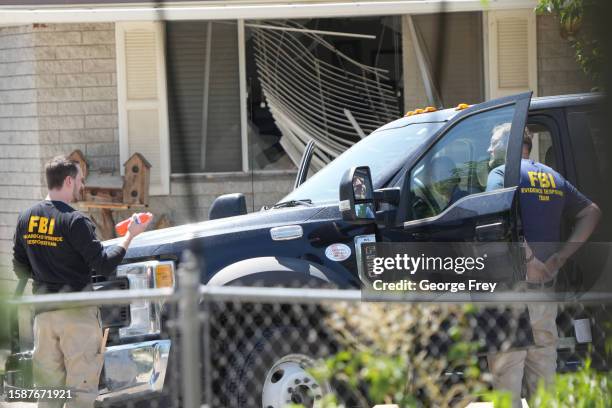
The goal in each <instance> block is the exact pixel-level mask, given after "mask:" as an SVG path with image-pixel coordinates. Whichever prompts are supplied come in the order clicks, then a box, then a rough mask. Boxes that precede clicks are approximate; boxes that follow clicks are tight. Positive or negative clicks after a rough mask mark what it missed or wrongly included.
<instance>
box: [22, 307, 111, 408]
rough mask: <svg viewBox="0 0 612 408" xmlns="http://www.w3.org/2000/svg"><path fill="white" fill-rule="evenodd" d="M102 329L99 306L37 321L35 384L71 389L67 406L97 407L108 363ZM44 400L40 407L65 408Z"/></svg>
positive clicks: (52, 314) (44, 315)
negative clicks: (104, 351)
mask: <svg viewBox="0 0 612 408" xmlns="http://www.w3.org/2000/svg"><path fill="white" fill-rule="evenodd" d="M101 343H102V326H101V324H100V319H99V311H98V308H97V307H83V308H73V309H63V310H54V311H50V312H44V313H40V314H38V315H37V316H36V317H35V318H34V354H33V371H34V383H35V385H36V386H37V387H38V388H48V387H58V388H59V387H61V388H67V389H70V390H71V393H72V399H70V400H66V405H65V406H66V407H70V408H73V407H93V404H94V400H95V399H96V397H97V395H98V382H99V379H100V372H101V371H102V365H103V363H104V356H103V355H102V354H101V353H100V348H101ZM62 405H63V402H61V401H52V400H48V401H44V402H43V401H40V402H39V403H38V406H39V407H61V406H62Z"/></svg>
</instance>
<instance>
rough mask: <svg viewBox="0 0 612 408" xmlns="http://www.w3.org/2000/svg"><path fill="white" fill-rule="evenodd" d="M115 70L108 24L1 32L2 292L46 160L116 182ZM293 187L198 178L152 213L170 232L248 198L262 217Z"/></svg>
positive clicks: (160, 199) (273, 177)
mask: <svg viewBox="0 0 612 408" xmlns="http://www.w3.org/2000/svg"><path fill="white" fill-rule="evenodd" d="M116 70H117V65H116V60H115V28H114V24H112V23H96V24H33V25H32V24H30V25H24V26H18V27H2V28H0V290H1V289H2V285H3V284H4V285H8V286H9V289H10V287H12V286H13V284H14V280H13V279H14V277H13V273H12V269H11V258H12V237H13V233H14V231H15V224H16V221H17V216H18V214H19V212H20V211H21V210H23V209H24V208H27V207H29V206H30V205H33V204H34V203H36V202H37V201H38V200H41V199H42V198H43V197H44V195H45V194H46V187H45V186H44V177H43V175H42V172H43V167H44V163H45V162H46V161H47V160H48V159H50V158H51V157H54V156H56V155H59V154H69V153H70V152H72V151H73V150H75V149H80V150H81V151H82V152H83V153H84V154H85V156H86V158H87V160H88V162H89V164H90V170H91V171H93V172H105V173H113V174H115V175H118V173H119V168H120V167H119V166H120V163H119V134H118V126H117V86H116ZM294 178H295V172H291V171H289V172H278V173H274V174H270V173H268V174H267V175H261V174H255V175H250V174H241V173H235V174H219V175H212V176H199V177H197V178H195V179H193V180H192V185H193V190H192V192H193V193H194V197H195V198H194V199H189V198H188V196H187V194H188V189H187V188H186V181H185V179H184V178H183V179H181V178H175V179H173V180H172V182H171V186H170V196H156V197H151V198H150V207H149V210H150V211H152V212H153V213H155V214H156V215H158V216H161V215H166V216H167V217H168V219H169V221H170V223H171V224H172V225H180V224H182V223H185V222H189V221H201V220H205V219H206V218H207V217H208V210H209V208H210V205H211V204H212V202H213V200H214V199H215V198H216V197H217V196H219V195H221V194H224V193H230V192H244V193H246V195H247V208H248V210H249V211H252V210H253V208H255V209H256V210H259V209H260V208H261V207H262V206H264V205H271V204H274V203H275V202H277V201H278V200H280V199H281V198H282V197H283V196H284V195H286V194H287V192H288V191H290V190H291V188H292V185H293V180H294ZM253 198H254V200H253ZM92 213H93V215H94V216H96V215H98V216H99V214H97V211H96V210H93V211H92ZM128 215H129V213H128V212H123V213H121V212H120V213H117V214H116V215H115V219H117V220H119V219H121V218H122V217H126V216H128Z"/></svg>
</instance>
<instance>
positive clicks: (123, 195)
mask: <svg viewBox="0 0 612 408" xmlns="http://www.w3.org/2000/svg"><path fill="white" fill-rule="evenodd" d="M68 157H69V158H70V159H72V160H75V161H77V162H79V165H80V166H81V170H82V172H83V176H84V177H85V178H86V181H85V188H84V191H83V195H82V197H81V199H82V200H81V202H80V203H79V206H80V207H82V208H87V209H88V210H91V209H93V208H95V209H99V210H100V211H101V214H102V219H101V220H100V222H98V221H97V220H96V219H95V218H94V217H93V214H91V215H90V217H91V219H92V220H93V222H95V223H96V225H97V227H98V234H99V236H101V237H102V239H110V238H114V237H115V228H114V226H115V220H114V219H113V213H112V212H113V211H124V210H128V209H136V208H143V207H147V206H148V205H149V181H150V178H151V164H150V163H149V162H148V161H147V160H146V159H145V158H144V157H143V156H142V155H141V154H140V153H134V154H133V155H132V157H130V158H129V159H128V160H127V161H126V162H125V164H124V165H123V166H124V176H123V177H121V176H120V175H117V174H108V173H99V172H92V173H91V174H89V172H88V168H87V161H86V160H85V156H84V155H83V152H81V151H80V150H75V151H74V152H72V153H71V154H70V155H69V156H68ZM162 222H165V224H162ZM166 224H168V221H167V219H166V220H165V221H164V217H163V216H162V217H160V219H159V221H158V224H157V225H166ZM162 228H163V226H162Z"/></svg>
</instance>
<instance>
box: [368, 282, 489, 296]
mask: <svg viewBox="0 0 612 408" xmlns="http://www.w3.org/2000/svg"><path fill="white" fill-rule="evenodd" d="M496 286H497V283H496V282H479V281H477V280H475V279H470V280H468V281H467V282H431V281H429V280H426V279H424V280H420V281H416V282H415V281H411V280H407V279H403V280H400V281H397V282H385V281H383V280H381V279H377V280H375V281H374V282H372V287H373V289H374V290H376V291H403V292H413V291H425V292H452V293H457V292H465V291H469V292H489V293H493V292H494V291H495V287H496Z"/></svg>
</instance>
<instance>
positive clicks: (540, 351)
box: [487, 123, 601, 407]
mask: <svg viewBox="0 0 612 408" xmlns="http://www.w3.org/2000/svg"><path fill="white" fill-rule="evenodd" d="M510 128H511V124H510V123H506V124H503V125H499V126H497V127H495V128H494V129H493V133H492V136H491V144H490V147H489V153H490V155H491V161H490V163H489V164H490V166H491V167H493V169H492V170H491V172H490V173H489V176H488V179H487V191H489V190H495V189H498V188H503V187H504V175H505V165H504V164H500V162H499V160H500V158H505V157H506V150H507V147H508V139H509V137H510ZM531 146H532V136H531V134H530V133H529V131H528V130H527V129H525V133H524V137H523V158H522V160H521V169H520V172H521V174H520V181H519V204H520V209H521V221H522V226H523V235H524V237H525V241H526V243H527V245H526V254H525V255H526V269H527V282H526V285H527V287H528V288H529V289H532V290H539V291H542V290H552V289H553V284H554V279H555V276H556V274H557V272H558V271H559V269H561V267H562V266H563V265H564V264H565V262H566V261H567V259H568V258H569V257H571V256H572V255H573V254H574V252H576V251H577V250H578V248H579V247H580V245H582V244H583V243H585V242H586V241H587V240H588V239H589V237H590V236H591V234H592V233H593V231H594V230H595V227H596V226H597V223H598V222H599V219H600V217H601V211H600V210H599V207H598V206H597V205H596V204H595V203H593V202H592V201H591V200H589V199H588V198H587V197H585V196H584V195H583V194H582V193H580V192H579V191H578V190H577V189H576V188H575V187H574V186H573V185H572V184H571V183H570V182H569V181H567V180H566V179H565V178H563V176H561V175H560V174H559V173H557V172H556V171H555V170H553V169H552V168H550V167H548V166H545V165H544V164H542V163H538V162H536V161H534V160H531V159H529V155H530V153H531ZM496 165H497V167H494V166H496ZM563 220H570V221H571V223H572V227H573V230H572V233H571V234H570V236H569V238H568V239H567V241H566V242H561V225H562V224H563ZM527 308H528V311H529V319H530V321H531V327H532V330H533V337H534V343H535V344H534V345H533V346H531V347H529V348H527V349H525V350H516V351H508V352H504V353H493V354H490V355H488V356H487V360H488V363H489V369H490V370H491V373H492V374H493V382H494V386H495V388H497V389H503V390H507V391H510V392H511V393H512V404H513V407H521V406H522V405H521V391H522V387H523V383H524V384H525V386H526V388H527V391H528V394H529V395H528V396H531V395H533V394H534V393H535V391H536V389H537V386H538V382H539V381H540V380H544V382H545V383H546V384H549V383H550V382H551V381H552V379H553V376H554V374H555V372H556V369H557V341H558V333H557V325H556V318H557V305H556V304H555V303H538V304H528V305H527Z"/></svg>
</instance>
